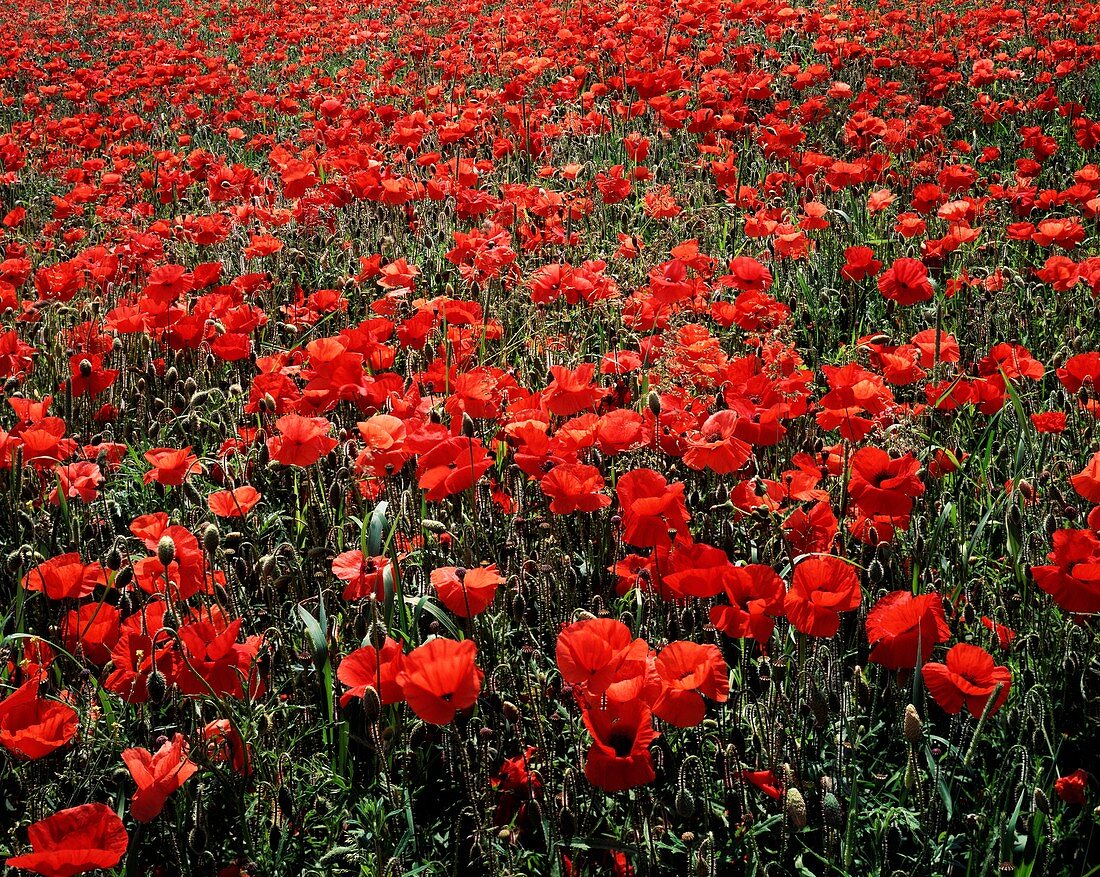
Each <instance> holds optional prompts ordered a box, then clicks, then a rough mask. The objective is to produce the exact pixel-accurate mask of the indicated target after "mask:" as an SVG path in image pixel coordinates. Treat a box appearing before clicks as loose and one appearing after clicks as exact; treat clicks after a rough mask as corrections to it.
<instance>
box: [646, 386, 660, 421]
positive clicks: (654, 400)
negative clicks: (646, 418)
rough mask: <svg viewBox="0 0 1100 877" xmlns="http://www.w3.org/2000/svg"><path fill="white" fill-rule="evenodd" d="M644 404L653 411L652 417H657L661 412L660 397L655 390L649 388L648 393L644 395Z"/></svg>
mask: <svg viewBox="0 0 1100 877" xmlns="http://www.w3.org/2000/svg"><path fill="white" fill-rule="evenodd" d="M645 402H646V405H648V406H649V410H650V411H652V412H653V416H654V417H659V416H660V414H661V397H660V396H659V395H658V394H657V391H656V390H650V391H649V395H648V396H647V397H646V400H645Z"/></svg>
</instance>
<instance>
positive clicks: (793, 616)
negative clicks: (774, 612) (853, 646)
mask: <svg viewBox="0 0 1100 877" xmlns="http://www.w3.org/2000/svg"><path fill="white" fill-rule="evenodd" d="M862 598H863V595H862V592H861V591H860V587H859V576H857V575H856V572H855V570H854V569H853V568H852V565H851V564H849V563H847V562H846V561H844V560H842V559H841V558H839V557H836V556H835V555H831V554H829V555H825V556H823V557H811V558H809V559H808V560H803V561H802V562H801V563H799V564H798V566H796V567H795V568H794V575H793V577H792V578H791V588H790V590H789V591H787V596H786V598H785V599H784V602H783V608H784V610H785V612H786V613H787V618H789V619H790V622H791V624H793V625H794V626H795V629H796V630H798V631H800V632H801V633H805V634H808V635H809V636H821V637H830V636H833V634H835V633H836V632H837V630H839V629H840V615H839V613H841V612H850V611H852V610H853V609H857V608H858V607H859V604H860V601H861V600H862Z"/></svg>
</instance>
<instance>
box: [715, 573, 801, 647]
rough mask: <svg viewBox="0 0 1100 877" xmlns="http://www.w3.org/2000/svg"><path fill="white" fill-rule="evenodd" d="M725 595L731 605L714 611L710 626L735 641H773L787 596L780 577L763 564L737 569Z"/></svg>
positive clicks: (721, 606)
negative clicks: (774, 631) (773, 631)
mask: <svg viewBox="0 0 1100 877" xmlns="http://www.w3.org/2000/svg"><path fill="white" fill-rule="evenodd" d="M725 591H726V596H727V597H728V598H729V602H730V605H728V606H726V605H719V606H714V607H712V608H711V610H710V620H711V623H712V624H713V625H714V626H715V627H716V628H718V629H719V630H720V631H722V633H724V634H725V635H726V636H729V637H733V638H734V639H754V640H756V641H757V642H760V643H766V642H767V641H768V640H769V639H771V635H772V630H773V629H774V628H775V619H776V618H777V617H779V616H781V615H782V614H783V603H784V598H785V597H786V593H787V592H786V586H785V585H784V584H783V579H781V578H780V577H779V575H778V573H776V571H775V570H774V569H772V568H771V567H770V566H766V565H764V564H761V563H752V564H748V565H746V566H738V567H734V569H733V570H731V572H730V573H729V575H727V576H726V578H725Z"/></svg>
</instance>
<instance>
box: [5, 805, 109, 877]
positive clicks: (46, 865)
mask: <svg viewBox="0 0 1100 877" xmlns="http://www.w3.org/2000/svg"><path fill="white" fill-rule="evenodd" d="M27 838H28V839H29V840H30V844H31V850H32V851H33V852H30V853H24V854H23V855H21V856H12V857H11V858H9V859H8V861H7V864H8V867H9V868H23V869H25V870H27V871H33V872H34V873H36V874H41V875H42V877H73V875H74V874H83V873H84V872H85V871H94V870H96V869H104V870H106V869H110V868H113V867H115V865H117V864H118V863H119V862H121V861H122V857H123V856H124V855H126V847H127V845H128V844H129V842H130V839H129V836H128V835H127V834H126V827H125V826H124V825H123V824H122V820H121V819H119V818H118V816H117V815H116V814H115V811H114V810H112V809H111V808H110V807H108V806H107V805H106V804H82V805H80V806H79V807H70V808H69V809H67V810H61V811H59V812H57V813H54V814H53V816H48V817H47V818H45V819H42V820H40V821H39V822H36V823H34V824H33V825H32V826H30V828H28V829H27Z"/></svg>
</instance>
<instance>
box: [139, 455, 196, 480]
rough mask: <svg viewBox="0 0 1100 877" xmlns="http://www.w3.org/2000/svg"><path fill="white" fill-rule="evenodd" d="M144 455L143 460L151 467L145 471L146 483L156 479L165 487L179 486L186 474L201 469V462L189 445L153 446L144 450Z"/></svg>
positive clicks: (191, 473) (192, 473)
mask: <svg viewBox="0 0 1100 877" xmlns="http://www.w3.org/2000/svg"><path fill="white" fill-rule="evenodd" d="M144 456H145V462H147V463H148V464H149V465H150V466H152V467H153V468H152V469H150V470H149V471H148V472H146V473H145V477H144V481H145V483H146V484H152V483H153V482H154V481H156V482H158V483H159V484H163V485H164V486H165V487H179V486H180V485H181V484H183V482H184V481H185V480H186V478H187V476H189V475H194V474H195V473H196V472H201V471H202V464H201V463H199V458H198V457H196V456H195V455H194V454H192V453H191V448H190V446H188V447H186V448H179V449H176V448H153V449H152V450H149V451H146V452H145V455H144Z"/></svg>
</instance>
